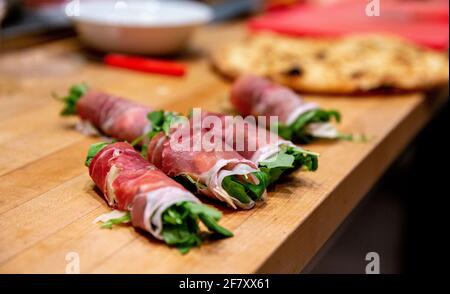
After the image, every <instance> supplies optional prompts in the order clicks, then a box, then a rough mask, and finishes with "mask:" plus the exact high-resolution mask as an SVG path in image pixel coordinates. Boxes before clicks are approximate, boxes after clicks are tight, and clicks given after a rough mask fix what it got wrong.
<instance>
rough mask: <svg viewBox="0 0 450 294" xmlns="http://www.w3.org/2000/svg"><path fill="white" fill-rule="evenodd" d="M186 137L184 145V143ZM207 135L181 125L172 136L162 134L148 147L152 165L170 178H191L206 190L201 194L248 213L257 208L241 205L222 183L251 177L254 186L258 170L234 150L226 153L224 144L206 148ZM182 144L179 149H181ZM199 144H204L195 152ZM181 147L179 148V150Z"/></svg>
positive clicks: (217, 143) (213, 143)
mask: <svg viewBox="0 0 450 294" xmlns="http://www.w3.org/2000/svg"><path fill="white" fill-rule="evenodd" d="M183 134H185V137H184V139H185V140H186V141H185V142H184V144H183V145H181V144H180V140H181V139H182V137H183ZM202 136H203V133H202V132H201V130H200V129H194V128H191V125H190V124H187V125H179V126H178V127H177V128H176V129H175V130H172V131H171V133H170V134H169V135H166V134H164V133H162V132H161V133H159V134H157V135H155V136H154V137H153V138H152V139H151V141H150V142H149V144H148V149H147V158H148V161H149V162H151V163H153V164H154V165H155V166H157V167H158V168H160V169H161V170H162V171H163V172H164V173H165V174H167V175H169V176H170V177H175V176H179V175H189V176H190V177H191V178H193V179H194V180H196V181H198V182H199V183H201V184H203V185H205V186H206V188H204V189H201V190H200V191H199V192H201V193H202V194H204V195H206V196H208V197H210V198H214V199H217V200H220V201H223V202H226V203H227V204H228V205H229V206H231V207H233V208H236V206H239V207H240V208H244V209H248V208H251V207H253V206H254V202H253V201H252V202H251V203H250V204H244V203H241V202H240V201H239V200H237V199H235V198H233V197H232V196H230V195H229V194H228V193H227V192H226V191H225V190H224V189H223V188H222V180H223V178H224V177H225V176H228V175H249V178H250V179H251V181H252V182H253V183H256V184H257V183H258V180H257V179H256V178H254V177H253V175H251V173H252V172H256V171H257V166H256V165H255V164H254V163H253V162H251V161H249V160H246V159H245V158H243V157H242V156H241V155H239V154H238V153H237V152H235V151H234V150H233V149H232V148H231V147H230V146H227V147H228V150H227V149H225V148H224V147H225V146H224V144H223V142H222V141H221V140H220V141H216V142H210V144H208V146H207V147H205V146H204V145H202V144H201V143H202V142H203V141H202V140H203V137H202ZM177 144H178V145H177ZM195 144H200V146H198V148H200V149H194V148H195V147H194V145H195ZM176 145H177V147H176Z"/></svg>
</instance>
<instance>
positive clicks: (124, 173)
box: [86, 142, 231, 249]
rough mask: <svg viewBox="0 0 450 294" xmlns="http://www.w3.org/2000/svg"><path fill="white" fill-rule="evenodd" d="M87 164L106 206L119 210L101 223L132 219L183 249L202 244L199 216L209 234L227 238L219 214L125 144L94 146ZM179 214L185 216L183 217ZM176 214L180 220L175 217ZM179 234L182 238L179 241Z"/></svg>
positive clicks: (101, 218)
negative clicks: (220, 225) (218, 221)
mask: <svg viewBox="0 0 450 294" xmlns="http://www.w3.org/2000/svg"><path fill="white" fill-rule="evenodd" d="M86 164H87V165H88V166H89V175H90V176H91V178H92V180H93V181H94V182H95V184H96V185H97V187H98V188H99V189H100V190H101V192H102V193H103V196H104V198H105V200H106V201H107V203H108V205H109V206H110V207H111V208H114V209H117V210H119V211H122V212H123V213H117V212H114V213H112V214H108V215H106V216H101V217H99V220H100V221H102V222H108V221H111V220H117V219H121V222H127V221H131V223H132V225H133V226H135V227H139V228H141V229H143V230H145V231H147V232H149V233H151V234H152V235H153V236H154V237H155V238H158V239H160V240H164V241H166V243H168V244H171V245H177V246H178V247H180V248H182V249H186V248H187V249H189V248H190V247H192V246H196V245H199V244H200V243H201V238H200V230H199V227H198V225H197V222H198V221H197V218H200V219H201V220H202V221H204V222H205V224H206V225H207V227H208V228H209V229H210V230H212V231H214V232H216V233H219V234H221V235H222V236H231V233H230V232H228V231H227V230H225V229H224V228H222V227H219V226H218V225H217V223H216V221H217V220H218V219H219V218H220V213H219V212H218V211H216V210H214V209H212V208H209V207H207V206H204V205H202V204H200V201H199V200H198V199H197V198H196V197H195V196H194V195H192V194H191V193H190V192H189V191H187V190H186V189H185V188H184V187H183V186H181V185H180V184H179V183H177V182H176V181H174V180H172V179H171V178H169V177H168V176H166V175H165V174H164V173H163V172H162V171H160V170H159V169H158V168H156V167H155V166H154V165H152V164H151V163H149V162H147V161H146V160H145V159H144V158H143V157H142V156H141V155H140V154H139V152H137V151H136V150H135V149H133V147H132V146H131V145H129V144H128V143H123V142H118V143H113V144H110V145H108V144H107V143H99V144H94V145H92V147H91V149H90V150H89V153H88V158H87V161H86ZM181 213H185V214H187V215H188V217H186V216H184V218H182V214H181ZM177 214H179V215H178V216H179V219H178V220H177V219H174V218H176V217H174V215H175V216H176V215H177ZM126 215H129V217H128V218H127V217H126ZM211 221H212V223H211ZM180 232H181V233H184V234H185V235H183V238H181V240H177V236H178V237H179V235H180V234H178V235H177V233H180ZM186 236H189V238H187V239H186V238H185V237H186Z"/></svg>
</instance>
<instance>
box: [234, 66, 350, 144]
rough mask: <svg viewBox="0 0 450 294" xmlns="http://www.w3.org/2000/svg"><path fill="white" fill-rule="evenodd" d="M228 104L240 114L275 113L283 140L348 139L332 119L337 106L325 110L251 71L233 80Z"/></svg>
mask: <svg viewBox="0 0 450 294" xmlns="http://www.w3.org/2000/svg"><path fill="white" fill-rule="evenodd" d="M230 100H231V104H232V105H233V107H234V108H235V109H236V110H237V111H238V112H239V113H240V114H241V115H243V116H248V115H252V116H255V117H258V116H264V117H266V118H267V119H268V118H270V117H271V116H276V117H278V125H277V128H276V129H277V131H278V135H279V136H281V137H282V138H284V139H286V140H291V141H294V142H299V143H309V142H311V141H313V140H314V139H320V138H321V139H347V140H351V139H352V136H351V135H343V134H341V133H339V132H338V131H337V129H336V127H335V126H334V125H333V124H332V123H331V122H332V120H333V119H334V120H335V121H336V122H339V121H340V118H341V116H340V114H339V112H338V111H336V110H324V109H322V108H320V107H319V106H318V105H317V104H316V103H312V102H307V101H305V100H304V99H303V98H302V97H301V96H299V95H298V94H297V93H295V92H294V91H292V90H291V89H289V88H287V87H284V86H281V85H278V84H275V83H273V82H272V81H270V80H268V79H265V78H262V77H258V76H252V75H246V76H242V77H240V78H239V79H238V80H236V81H235V82H234V84H233V87H232V90H231V95H230Z"/></svg>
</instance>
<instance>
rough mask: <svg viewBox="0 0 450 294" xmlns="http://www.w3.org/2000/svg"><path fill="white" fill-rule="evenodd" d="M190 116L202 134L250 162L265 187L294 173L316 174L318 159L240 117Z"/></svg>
mask: <svg viewBox="0 0 450 294" xmlns="http://www.w3.org/2000/svg"><path fill="white" fill-rule="evenodd" d="M200 112H201V113H198V112H197V111H196V110H194V112H191V123H192V124H195V122H194V120H195V119H196V117H200V118H201V122H199V123H201V125H202V130H203V131H204V132H207V133H211V135H213V136H215V137H217V138H220V139H221V140H223V141H224V143H225V144H228V145H230V146H232V147H233V149H234V150H235V151H236V152H237V153H239V154H240V155H241V156H242V157H244V158H246V159H248V160H251V161H252V162H253V163H255V164H256V165H258V167H259V169H260V170H261V171H263V172H264V173H266V174H267V175H268V184H269V185H270V184H272V183H274V182H275V181H277V180H278V179H279V178H280V177H281V176H282V175H285V174H288V173H291V172H293V171H295V170H297V169H304V170H306V171H315V170H317V168H318V157H319V155H318V154H317V153H315V152H311V151H308V150H305V149H303V148H301V147H299V146H296V145H294V144H293V143H292V142H291V141H288V140H284V139H282V138H280V137H279V136H277V135H276V134H275V133H272V132H270V131H268V130H266V129H265V128H262V127H259V126H257V125H256V124H255V123H254V122H252V121H248V120H245V119H243V118H242V117H233V116H226V115H223V114H219V113H212V112H207V111H202V110H200Z"/></svg>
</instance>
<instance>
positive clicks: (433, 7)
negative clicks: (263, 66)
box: [0, 0, 449, 273]
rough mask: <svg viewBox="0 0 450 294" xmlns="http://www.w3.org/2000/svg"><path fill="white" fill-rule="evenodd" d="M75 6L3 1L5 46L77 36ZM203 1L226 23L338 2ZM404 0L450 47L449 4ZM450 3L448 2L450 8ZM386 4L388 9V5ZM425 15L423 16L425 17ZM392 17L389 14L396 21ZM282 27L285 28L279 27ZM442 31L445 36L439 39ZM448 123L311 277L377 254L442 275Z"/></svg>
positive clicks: (365, 204)
mask: <svg viewBox="0 0 450 294" xmlns="http://www.w3.org/2000/svg"><path fill="white" fill-rule="evenodd" d="M86 1H89V0H86ZM344 1H347V2H348V1H349V0H344ZM350 1H351V0H350ZM67 2H70V1H66V0H0V23H1V25H0V26H1V32H0V38H1V40H2V42H3V40H8V39H11V38H16V39H17V38H19V39H20V38H21V37H23V36H25V35H30V34H41V35H44V36H45V38H39V40H41V41H42V40H50V39H55V38H61V37H65V36H68V35H73V34H75V33H74V31H73V29H72V27H71V23H70V21H69V19H68V18H67V16H66V14H65V13H64V8H65V6H66V5H67ZM202 2H206V3H207V4H209V5H211V6H212V8H213V11H214V21H215V22H221V21H227V20H231V19H235V18H243V17H246V16H248V15H255V14H260V13H262V12H263V11H267V10H274V11H277V10H281V9H286V7H289V6H291V5H298V4H299V3H303V4H305V3H307V4H308V5H314V6H322V5H323V6H326V5H330V4H332V3H335V2H338V0H304V1H294V0H272V1H258V0H228V1H226V0H207V1H202ZM353 2H354V1H353ZM358 2H359V3H361V2H362V3H364V4H366V3H368V2H369V1H365V0H358ZM397 2H405V3H406V2H408V3H418V4H421V5H422V4H424V3H429V5H430V6H429V7H430V14H427V15H428V17H429V19H428V20H427V21H429V22H432V23H433V24H434V25H435V26H433V25H431V27H430V28H428V29H429V30H430V34H422V35H424V36H427V39H421V40H417V41H419V42H422V43H427V44H430V45H431V46H432V47H433V46H434V47H442V46H448V1H446V0H445V1H440V0H429V1H426V0H423V1H419V0H415V1H414V0H403V1H402V0H399V1H397ZM444 3H446V4H445V5H443V4H444ZM381 4H382V5H383V0H382V1H381ZM439 5H440V6H439ZM422 7H423V6H422ZM422 11H423V10H422ZM425 15H426V14H423V15H422V16H423V17H425ZM391 16H392V15H390V16H389V15H388V18H389V17H391ZM394 16H395V15H394ZM397 16H398V15H397ZM336 19H337V20H336V21H342V15H340V16H339V15H336ZM418 19H419V20H417V21H416V22H415V25H416V26H415V27H414V25H408V29H409V30H404V31H402V32H400V33H401V34H405V35H407V36H412V37H414V36H416V35H417V34H415V31H414V29H416V30H418V29H422V27H420V26H419V25H417V23H419V24H420V23H422V21H423V20H424V18H420V17H419V18H418ZM384 20H385V21H386V22H389V21H395V22H407V21H408V20H406V19H402V18H401V17H400V18H399V17H394V18H392V17H391V18H390V19H384ZM326 21H330V19H326ZM268 25H269V26H270V25H271V23H270V20H269V22H267V21H265V20H264V19H261V20H258V21H257V22H255V23H254V27H264V26H268ZM291 25H292V23H291ZM292 27H294V29H295V30H296V32H300V31H302V30H307V29H308V28H305V27H298V26H293V25H292V26H291V27H290V28H292ZM279 29H282V28H280V27H279ZM324 29H326V27H325V26H324ZM440 29H444V30H445V29H446V30H447V34H446V35H445V36H443V34H442V32H441V31H439V30H440ZM434 32H436V36H437V37H436V36H434V35H433V33H434ZM433 36H434V37H433ZM2 46H3V45H2ZM0 48H1V46H0ZM6 49H7V48H6ZM448 125H449V110H448V106H446V108H445V109H444V110H442V111H441V112H440V114H439V115H438V116H437V117H436V118H435V119H434V121H433V122H432V123H431V124H429V125H428V127H427V128H426V129H425V130H424V131H422V133H421V134H420V135H419V136H418V137H417V138H416V140H415V141H414V143H413V144H411V145H410V146H409V147H408V148H407V150H405V151H404V153H403V155H402V156H400V158H399V159H398V160H397V161H396V162H395V163H394V164H393V165H392V166H391V168H390V169H389V171H388V172H387V173H386V174H385V176H384V177H383V178H382V179H381V180H380V181H379V183H378V184H377V185H376V186H375V187H374V188H373V189H372V190H371V192H370V193H368V195H366V197H365V198H364V200H363V201H362V202H361V203H360V205H359V206H358V207H357V208H356V209H355V210H354V212H353V213H352V214H351V216H350V217H348V218H347V220H346V221H345V223H344V224H342V225H341V226H340V228H339V229H338V230H337V231H336V233H335V234H334V236H333V237H332V238H331V239H330V240H329V241H328V242H327V244H326V245H325V246H324V247H323V249H322V250H321V251H320V252H319V254H318V255H317V256H316V257H315V258H314V260H312V261H311V263H310V264H309V266H308V267H307V268H306V269H305V270H304V272H306V273H364V270H365V265H366V263H367V262H366V261H365V256H366V254H367V253H368V252H371V251H374V252H377V253H378V254H379V255H380V258H381V272H382V273H410V272H414V273H424V272H429V271H433V270H436V269H437V267H438V265H439V264H442V263H443V258H445V254H443V252H445V251H444V250H445V248H442V250H441V249H440V248H441V247H444V245H443V243H442V242H441V241H440V240H441V239H440V237H442V233H443V232H442V231H441V232H439V231H438V228H439V227H438V226H437V224H442V223H444V219H445V216H446V211H445V206H443V205H439V202H440V201H441V199H442V198H445V197H447V196H448V192H444V191H448V187H446V181H447V180H448V179H447V175H448V171H444V172H439V171H440V170H441V168H442V167H443V166H444V167H445V166H446V163H447V162H448V152H446V149H447V148H446V147H447V143H443V141H442V137H443V136H442V134H448V129H446V128H447V126H448ZM430 154H440V155H442V156H443V158H442V159H443V160H442V159H441V160H439V162H437V160H435V159H433V158H431V157H430Z"/></svg>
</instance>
